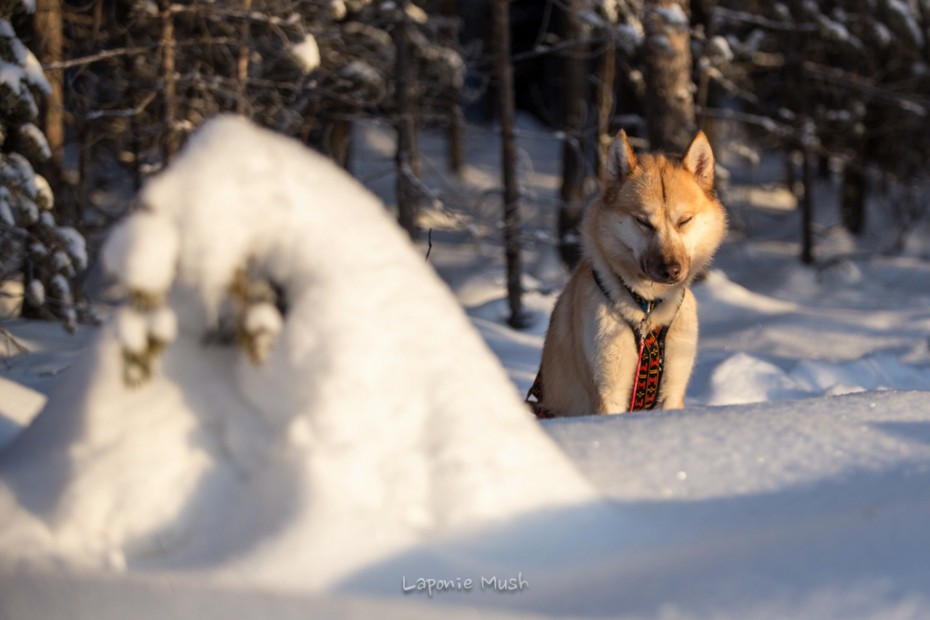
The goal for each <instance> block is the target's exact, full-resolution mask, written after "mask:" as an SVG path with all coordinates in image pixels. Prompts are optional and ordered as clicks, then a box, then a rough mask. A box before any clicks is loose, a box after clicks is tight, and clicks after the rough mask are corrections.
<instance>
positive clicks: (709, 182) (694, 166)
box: [681, 131, 714, 192]
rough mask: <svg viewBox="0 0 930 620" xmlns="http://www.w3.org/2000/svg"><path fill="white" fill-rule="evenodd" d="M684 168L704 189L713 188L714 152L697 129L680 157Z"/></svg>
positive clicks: (709, 189)
mask: <svg viewBox="0 0 930 620" xmlns="http://www.w3.org/2000/svg"><path fill="white" fill-rule="evenodd" d="M681 164H682V165H683V166H684V168H685V170H687V171H688V172H690V173H691V174H693V175H694V176H695V178H696V179H697V181H698V184H700V186H701V187H702V188H704V191H706V192H709V191H711V190H712V189H713V188H714V152H713V151H712V150H711V148H710V142H708V141H707V136H705V135H704V132H703V131H699V132H698V133H697V135H696V136H694V140H692V141H691V146H689V147H688V150H687V151H685V154H684V156H682V158H681Z"/></svg>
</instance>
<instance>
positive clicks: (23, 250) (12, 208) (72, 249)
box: [0, 2, 87, 331]
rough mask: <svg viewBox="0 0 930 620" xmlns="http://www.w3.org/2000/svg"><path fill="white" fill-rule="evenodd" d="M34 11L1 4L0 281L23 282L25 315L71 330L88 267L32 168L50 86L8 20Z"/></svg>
mask: <svg viewBox="0 0 930 620" xmlns="http://www.w3.org/2000/svg"><path fill="white" fill-rule="evenodd" d="M32 9H33V7H32V3H31V2H12V3H11V2H5V3H0V282H2V281H5V280H9V279H21V280H22V281H23V284H24V290H25V295H24V300H23V310H24V311H26V312H27V313H28V314H31V315H35V316H55V317H58V318H60V319H61V321H62V323H63V324H64V326H65V328H66V329H68V330H69V331H71V330H73V329H74V328H75V325H76V321H77V314H76V311H75V306H74V295H73V293H72V290H71V281H72V279H73V278H74V277H75V276H76V275H77V273H78V272H80V271H82V270H83V269H84V268H85V267H86V266H87V254H86V251H85V245H84V238H83V237H82V236H81V234H80V233H79V232H78V231H76V230H75V229H74V228H71V227H68V226H59V225H58V223H57V221H56V218H55V210H54V207H55V202H54V197H53V196H52V191H51V188H50V187H49V184H48V181H46V180H45V178H44V177H43V176H42V175H40V174H38V173H36V171H35V169H34V168H33V165H34V164H38V163H41V162H43V161H45V160H47V159H48V158H49V157H50V151H49V146H48V142H47V141H46V139H45V136H44V135H43V133H42V131H41V130H40V129H39V128H38V127H37V126H36V124H35V123H36V121H37V117H38V115H39V108H38V105H37V99H38V98H40V97H42V96H45V95H48V94H49V92H50V88H49V83H48V81H47V80H46V79H45V76H44V75H43V73H42V68H41V67H40V65H39V62H38V60H37V59H36V57H35V56H34V55H33V54H32V52H31V51H29V49H27V48H26V46H25V45H23V42H22V41H20V39H19V38H18V37H17V36H16V32H15V31H14V29H13V26H12V25H11V23H10V19H11V18H12V17H13V16H14V14H15V13H18V12H23V11H31V10H32Z"/></svg>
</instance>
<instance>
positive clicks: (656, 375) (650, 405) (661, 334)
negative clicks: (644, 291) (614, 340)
mask: <svg viewBox="0 0 930 620" xmlns="http://www.w3.org/2000/svg"><path fill="white" fill-rule="evenodd" d="M591 273H592V274H593V275H594V281H595V282H596V283H597V286H598V288H599V289H601V292H602V293H604V296H605V297H606V298H607V300H608V301H611V302H612V301H613V300H611V298H610V293H609V292H608V291H607V287H605V286H604V283H603V282H602V281H601V279H600V277H598V275H597V271H595V270H594V268H593V267H592V269H591ZM621 283H623V286H624V288H625V289H626V291H627V292H628V293H629V294H630V296H631V297H632V298H633V301H635V302H636V303H637V304H639V307H640V308H641V309H642V311H643V312H644V313H645V314H646V318H648V317H649V315H650V314H651V313H652V311H653V310H655V309H656V307H657V306H658V305H659V304H660V303H662V300H661V299H655V300H647V299H644V298H643V297H641V296H640V295H637V294H636V293H635V292H634V291H633V290H631V289H630V287H628V286H627V285H626V283H624V282H623V281H622V280H621ZM644 321H645V319H644ZM627 324H629V326H630V328H631V329H632V330H633V334H634V336H635V337H636V348H637V350H638V351H639V357H638V359H637V361H636V370H635V372H634V373H633V390H632V394H631V395H630V411H647V410H650V409H654V408H655V406H656V404H657V403H658V400H659V385H660V384H661V382H662V370H663V367H664V364H665V336H666V335H667V334H668V328H669V326H670V325H671V324H669V325H660V326H658V327H656V328H655V329H653V330H652V331H650V332H648V333H646V334H643V333H642V331H641V330H640V329H638V326H637V325H634V324H632V323H629V321H627ZM525 402H526V404H528V405H529V406H530V409H531V410H532V411H533V413H534V414H535V415H536V417H537V418H540V419H548V418H554V417H556V415H555V414H554V413H552V412H551V411H549V410H548V409H546V408H545V407H543V406H542V402H543V390H542V367H541V366H540V369H539V372H537V373H536V380H535V381H533V386H532V387H531V388H530V391H529V392H527V394H526V399H525Z"/></svg>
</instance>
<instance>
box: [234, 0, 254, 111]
mask: <svg viewBox="0 0 930 620" xmlns="http://www.w3.org/2000/svg"><path fill="white" fill-rule="evenodd" d="M242 10H243V12H245V13H246V14H248V12H249V11H251V10H252V0H242ZM239 38H240V41H239V49H238V50H237V51H236V112H237V113H238V114H245V113H246V111H247V110H248V99H247V98H246V82H247V81H248V79H249V54H250V53H251V49H250V45H249V43H250V40H251V38H252V29H251V28H250V27H249V20H248V19H243V20H242V23H241V24H240V25H239Z"/></svg>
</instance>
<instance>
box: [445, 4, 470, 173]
mask: <svg viewBox="0 0 930 620" xmlns="http://www.w3.org/2000/svg"><path fill="white" fill-rule="evenodd" d="M457 4H458V2H457V0H443V2H442V16H443V17H444V18H445V19H446V20H448V23H447V25H446V26H445V29H444V30H445V31H444V32H443V33H442V39H443V40H444V42H445V44H446V45H447V46H448V47H450V48H452V49H458V47H459V33H458V28H457V27H456V24H458V21H457V20H458V16H457V13H458V10H457V6H456V5H457ZM450 96H451V97H452V101H451V102H450V103H451V105H450V106H449V107H450V109H449V128H448V132H449V134H448V135H449V137H448V149H449V151H448V152H449V172H452V173H453V174H455V175H461V174H462V166H463V165H464V162H465V139H464V136H465V116H464V115H463V114H462V104H461V100H462V97H461V93H460V92H458V91H455V92H452V93H450Z"/></svg>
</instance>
